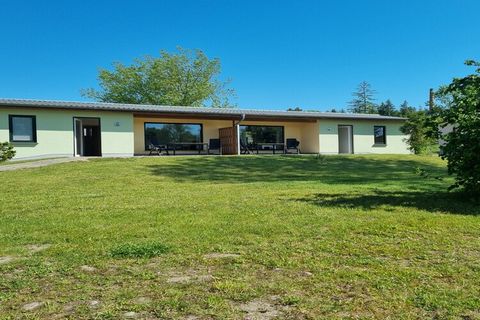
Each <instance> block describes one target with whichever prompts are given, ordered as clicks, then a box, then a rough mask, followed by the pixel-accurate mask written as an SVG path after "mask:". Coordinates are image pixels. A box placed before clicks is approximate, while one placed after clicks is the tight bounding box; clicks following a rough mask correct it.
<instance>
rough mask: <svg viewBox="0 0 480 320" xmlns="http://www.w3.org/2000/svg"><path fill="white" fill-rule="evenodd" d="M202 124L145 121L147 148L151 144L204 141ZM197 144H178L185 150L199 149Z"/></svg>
mask: <svg viewBox="0 0 480 320" xmlns="http://www.w3.org/2000/svg"><path fill="white" fill-rule="evenodd" d="M202 137H203V134H202V125H201V124H198V123H157V122H145V150H148V149H149V148H148V146H149V145H150V144H154V145H156V146H157V145H166V144H169V143H174V142H175V143H187V142H193V143H199V142H203V138H202ZM197 148H198V146H197V145H193V144H192V145H188V144H185V145H183V146H177V150H178V149H183V150H197Z"/></svg>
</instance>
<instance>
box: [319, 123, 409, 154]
mask: <svg viewBox="0 0 480 320" xmlns="http://www.w3.org/2000/svg"><path fill="white" fill-rule="evenodd" d="M402 124H403V122H402V121H391V120H389V121H381V120H379V121H377V120H353V121H352V120H320V121H319V130H320V135H319V136H320V153H322V154H337V153H338V125H352V126H353V152H354V153H378V154H380V153H390V154H409V153H411V152H410V150H409V149H408V145H407V143H406V142H405V138H407V136H406V135H404V134H403V133H402V132H401V131H400V127H401V126H402ZM377 125H378V126H385V127H386V133H387V137H386V140H387V143H386V145H375V143H374V136H373V126H377Z"/></svg>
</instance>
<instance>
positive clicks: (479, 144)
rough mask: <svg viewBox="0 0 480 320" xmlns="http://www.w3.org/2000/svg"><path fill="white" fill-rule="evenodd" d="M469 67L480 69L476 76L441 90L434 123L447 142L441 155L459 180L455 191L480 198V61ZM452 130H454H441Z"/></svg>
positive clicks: (436, 129)
mask: <svg viewBox="0 0 480 320" xmlns="http://www.w3.org/2000/svg"><path fill="white" fill-rule="evenodd" d="M466 64H467V65H470V66H475V67H477V70H476V74H471V75H468V76H466V77H464V78H456V79H453V81H452V83H451V84H449V85H448V86H445V87H442V88H441V89H440V90H438V92H437V99H438V100H439V102H440V103H439V107H438V108H437V109H436V111H435V113H434V114H433V115H432V116H431V119H430V120H431V127H432V130H433V131H434V132H435V133H436V136H437V137H438V138H439V139H442V140H443V141H445V144H444V145H442V147H441V155H442V158H443V159H447V160H448V172H449V173H450V174H453V175H455V180H456V181H455V184H454V185H452V186H451V189H452V188H462V189H463V190H464V191H466V192H467V193H472V194H476V195H480V62H475V61H467V62H466ZM448 127H450V128H452V130H447V132H441V130H439V129H440V128H448Z"/></svg>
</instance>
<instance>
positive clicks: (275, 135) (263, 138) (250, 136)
mask: <svg viewBox="0 0 480 320" xmlns="http://www.w3.org/2000/svg"><path fill="white" fill-rule="evenodd" d="M240 138H241V139H242V142H243V143H245V144H258V143H283V127H280V126H278V127H274V126H240Z"/></svg>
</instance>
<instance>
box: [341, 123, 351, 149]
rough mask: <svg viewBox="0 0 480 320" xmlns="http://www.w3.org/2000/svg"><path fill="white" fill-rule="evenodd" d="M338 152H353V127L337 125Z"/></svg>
mask: <svg viewBox="0 0 480 320" xmlns="http://www.w3.org/2000/svg"><path fill="white" fill-rule="evenodd" d="M338 153H353V127H352V126H347V125H339V126H338Z"/></svg>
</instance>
